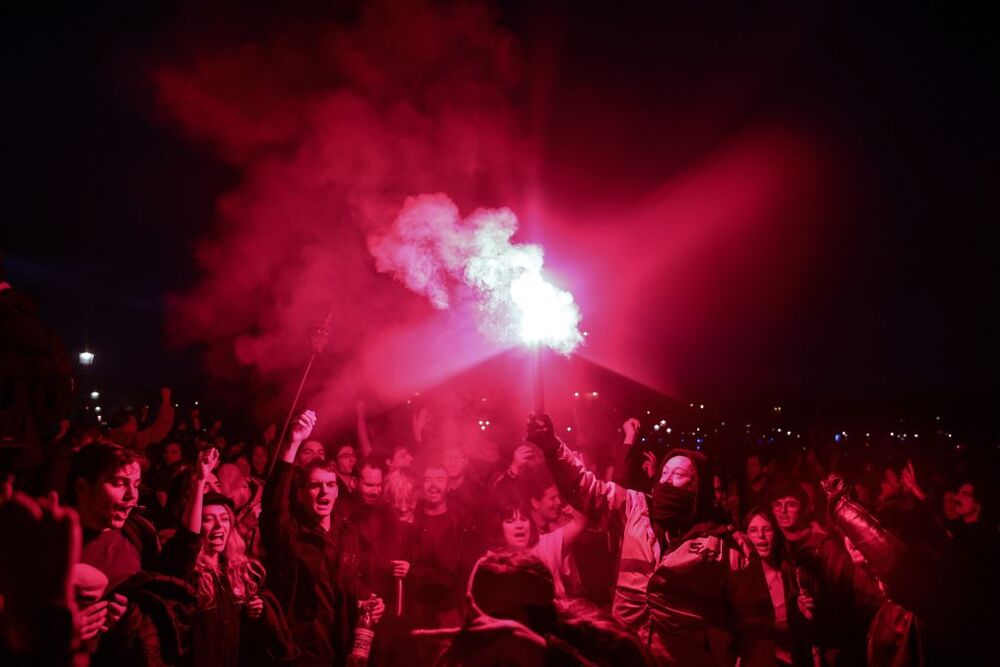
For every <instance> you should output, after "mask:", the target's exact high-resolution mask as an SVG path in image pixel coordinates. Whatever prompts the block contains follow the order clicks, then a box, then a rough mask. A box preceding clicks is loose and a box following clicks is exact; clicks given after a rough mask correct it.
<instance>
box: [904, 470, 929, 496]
mask: <svg viewBox="0 0 1000 667" xmlns="http://www.w3.org/2000/svg"><path fill="white" fill-rule="evenodd" d="M902 482H903V488H904V489H906V490H907V491H909V492H910V493H911V494H912V495H913V497H914V498H916V499H917V500H923V499H925V498H926V497H927V494H926V493H924V490H923V489H921V488H920V485H919V484H918V483H917V473H916V472H915V471H914V470H913V461H907V462H906V467H904V468H903V475H902Z"/></svg>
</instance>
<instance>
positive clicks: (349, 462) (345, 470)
mask: <svg viewBox="0 0 1000 667" xmlns="http://www.w3.org/2000/svg"><path fill="white" fill-rule="evenodd" d="M357 462H358V455H357V454H355V453H354V447H352V446H350V445H342V446H341V447H339V448H338V449H337V472H339V473H340V474H341V475H344V476H345V477H346V476H350V475H351V474H352V473H353V472H354V465H355V464H356V463H357Z"/></svg>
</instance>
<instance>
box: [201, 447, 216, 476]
mask: <svg viewBox="0 0 1000 667" xmlns="http://www.w3.org/2000/svg"><path fill="white" fill-rule="evenodd" d="M217 465H219V450H218V449H216V448H215V447H207V448H205V449H203V450H201V451H200V452H198V468H197V471H196V472H197V475H198V479H200V480H205V479H207V478H208V475H209V473H211V472H212V471H213V470H215V467H216V466H217Z"/></svg>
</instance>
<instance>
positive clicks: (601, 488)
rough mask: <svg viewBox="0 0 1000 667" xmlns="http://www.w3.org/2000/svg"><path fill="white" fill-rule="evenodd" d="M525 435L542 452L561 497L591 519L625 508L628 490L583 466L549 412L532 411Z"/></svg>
mask: <svg viewBox="0 0 1000 667" xmlns="http://www.w3.org/2000/svg"><path fill="white" fill-rule="evenodd" d="M526 439H527V440H528V442H531V443H532V444H534V445H536V446H537V447H538V448H539V449H541V450H542V453H543V454H544V455H545V461H546V463H547V464H548V466H549V471H550V472H551V473H552V478H553V479H554V480H555V482H556V486H557V487H558V488H559V493H560V494H561V495H562V497H563V499H565V500H566V502H568V503H569V504H570V505H572V506H573V508H574V509H576V510H577V511H578V512H582V513H583V514H584V515H585V516H586V517H587V518H588V519H590V520H592V521H601V520H602V519H603V518H604V517H605V516H606V515H608V514H610V513H612V512H624V511H625V502H626V500H627V497H628V496H627V492H626V490H625V489H624V488H622V487H621V486H620V485H618V484H615V483H614V482H603V481H601V480H599V479H597V477H596V476H595V475H594V474H593V473H592V472H590V471H589V470H587V469H586V468H584V466H583V463H582V462H580V461H579V460H578V459H577V457H576V456H575V455H574V454H573V452H572V451H570V449H569V447H567V446H566V445H565V444H564V443H563V442H562V441H561V440H559V438H557V437H556V434H555V429H554V428H553V427H552V419H551V418H550V417H549V416H548V415H531V417H530V418H529V420H528V432H527V436H526Z"/></svg>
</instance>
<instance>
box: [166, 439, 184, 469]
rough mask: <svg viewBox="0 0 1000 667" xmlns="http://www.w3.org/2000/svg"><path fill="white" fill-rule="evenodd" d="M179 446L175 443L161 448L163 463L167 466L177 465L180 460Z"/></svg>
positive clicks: (169, 443)
mask: <svg viewBox="0 0 1000 667" xmlns="http://www.w3.org/2000/svg"><path fill="white" fill-rule="evenodd" d="M181 455H182V452H181V446H180V445H179V444H178V443H176V442H168V443H167V446H166V447H164V448H163V462H164V463H166V464H167V465H170V464H171V463H177V462H178V461H180V460H181Z"/></svg>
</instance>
